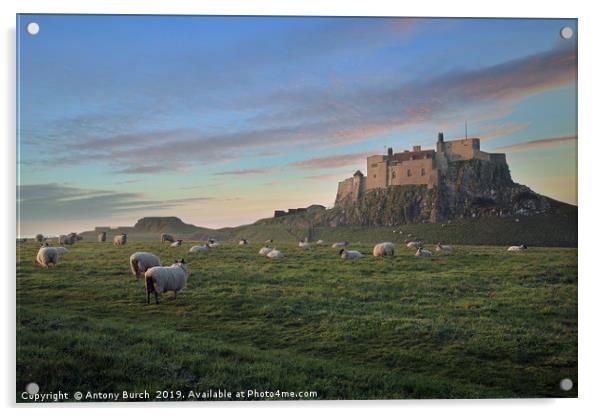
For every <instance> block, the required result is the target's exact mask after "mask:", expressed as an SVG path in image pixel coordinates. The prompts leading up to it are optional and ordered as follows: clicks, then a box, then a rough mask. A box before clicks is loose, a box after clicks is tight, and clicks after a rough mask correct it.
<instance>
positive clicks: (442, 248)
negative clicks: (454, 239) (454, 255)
mask: <svg viewBox="0 0 602 416" xmlns="http://www.w3.org/2000/svg"><path fill="white" fill-rule="evenodd" d="M436 250H437V251H443V252H444V253H451V251H452V246H448V245H444V244H441V242H439V243H437V249H436Z"/></svg>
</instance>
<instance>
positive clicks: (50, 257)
mask: <svg viewBox="0 0 602 416" xmlns="http://www.w3.org/2000/svg"><path fill="white" fill-rule="evenodd" d="M36 262H37V263H38V264H39V265H40V266H42V267H46V268H47V267H49V266H50V265H51V264H52V266H53V267H54V266H56V265H57V264H58V262H59V252H58V251H57V250H56V248H55V247H48V246H47V245H46V246H43V247H40V249H39V250H38V254H37V256H36Z"/></svg>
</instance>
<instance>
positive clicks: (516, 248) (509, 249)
mask: <svg viewBox="0 0 602 416" xmlns="http://www.w3.org/2000/svg"><path fill="white" fill-rule="evenodd" d="M526 249H527V246H526V245H524V244H521V245H520V246H510V247H508V251H525V250H526Z"/></svg>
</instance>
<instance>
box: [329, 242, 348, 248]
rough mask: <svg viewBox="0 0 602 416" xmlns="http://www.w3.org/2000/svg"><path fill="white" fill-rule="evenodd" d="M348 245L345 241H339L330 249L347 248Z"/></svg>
mask: <svg viewBox="0 0 602 416" xmlns="http://www.w3.org/2000/svg"><path fill="white" fill-rule="evenodd" d="M348 245H349V243H348V242H347V241H339V242H338V243H334V244H333V245H332V248H339V247H347V246H348Z"/></svg>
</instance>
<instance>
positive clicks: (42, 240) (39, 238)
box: [36, 234, 45, 243]
mask: <svg viewBox="0 0 602 416" xmlns="http://www.w3.org/2000/svg"><path fill="white" fill-rule="evenodd" d="M44 240H45V238H44V236H43V235H42V234H36V241H37V242H38V243H43V242H44Z"/></svg>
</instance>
